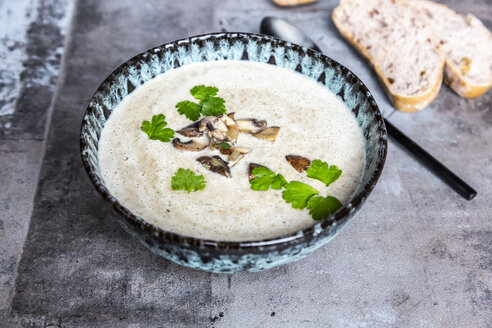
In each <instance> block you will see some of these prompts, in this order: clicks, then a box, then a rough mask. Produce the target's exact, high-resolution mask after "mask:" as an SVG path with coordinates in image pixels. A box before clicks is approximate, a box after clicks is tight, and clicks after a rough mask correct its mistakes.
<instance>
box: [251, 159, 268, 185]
mask: <svg viewBox="0 0 492 328" xmlns="http://www.w3.org/2000/svg"><path fill="white" fill-rule="evenodd" d="M257 167H266V166H264V165H261V164H256V163H249V168H248V179H249V181H251V180H253V179H254V178H256V176H255V175H254V174H253V170H254V169H256V168H257Z"/></svg>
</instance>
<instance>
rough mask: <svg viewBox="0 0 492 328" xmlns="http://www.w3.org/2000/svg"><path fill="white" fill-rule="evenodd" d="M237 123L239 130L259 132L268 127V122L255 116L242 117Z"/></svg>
mask: <svg viewBox="0 0 492 328" xmlns="http://www.w3.org/2000/svg"><path fill="white" fill-rule="evenodd" d="M236 125H237V128H238V130H239V132H244V133H257V132H260V131H261V130H263V129H264V128H266V126H267V122H266V121H265V120H262V121H258V120H257V119H254V118H242V119H239V120H236Z"/></svg>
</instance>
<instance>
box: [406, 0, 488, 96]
mask: <svg viewBox="0 0 492 328" xmlns="http://www.w3.org/2000/svg"><path fill="white" fill-rule="evenodd" d="M408 4H409V5H410V6H411V7H413V8H416V9H418V10H420V11H422V12H423V13H424V15H422V16H423V17H424V18H425V19H426V21H427V22H428V24H429V25H430V26H431V27H432V28H433V29H434V32H435V33H436V35H437V37H438V38H439V40H440V44H441V48H442V50H443V52H444V56H445V59H446V66H445V68H444V80H445V81H446V83H447V84H449V86H450V87H451V88H452V89H453V90H454V91H456V92H457V93H458V94H459V95H460V96H462V97H466V98H472V97H478V96H480V95H482V94H484V93H485V92H486V91H487V90H488V89H489V88H490V87H491V86H492V34H491V33H490V31H489V30H488V29H487V28H486V27H485V26H483V24H482V22H480V20H478V18H476V17H475V16H473V15H471V14H468V15H466V16H464V15H460V14H457V13H456V12H455V11H454V10H451V9H449V8H448V7H446V6H445V5H441V4H437V3H434V2H431V1H425V0H417V1H408Z"/></svg>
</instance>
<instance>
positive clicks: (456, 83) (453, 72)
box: [407, 0, 492, 98]
mask: <svg viewBox="0 0 492 328" xmlns="http://www.w3.org/2000/svg"><path fill="white" fill-rule="evenodd" d="M421 1H422V2H426V3H427V4H429V5H431V6H436V7H440V8H443V9H445V10H447V11H449V13H450V15H458V16H463V15H461V14H459V13H457V12H456V11H454V10H453V9H451V8H449V7H448V6H446V5H443V4H441V3H435V2H433V1H427V0H421ZM407 3H408V4H410V6H411V2H407ZM412 8H414V9H416V10H419V11H420V9H419V8H418V7H413V6H412ZM473 17H475V16H473ZM475 18H476V17H475ZM476 19H477V20H478V18H476ZM429 27H430V28H432V26H431V24H429ZM487 31H488V32H489V34H491V33H490V31H489V30H488V29H487ZM434 34H436V35H437V33H436V32H435V31H434ZM491 37H492V34H491ZM445 62H446V65H445V68H444V82H446V84H447V85H449V86H450V87H451V89H453V90H454V91H455V92H456V93H457V94H459V95H460V96H462V97H464V98H475V97H478V96H481V95H483V94H484V93H485V92H487V90H488V89H489V88H490V87H491V86H492V80H491V81H489V83H486V84H473V83H471V82H470V81H467V79H466V78H465V76H463V74H461V70H460V68H459V67H457V66H455V65H453V64H452V63H451V61H450V60H448V59H447V58H445Z"/></svg>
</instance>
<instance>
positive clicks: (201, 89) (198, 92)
mask: <svg viewBox="0 0 492 328" xmlns="http://www.w3.org/2000/svg"><path fill="white" fill-rule="evenodd" d="M218 92H219V89H217V88H216V87H211V86H205V85H196V86H194V87H193V88H192V89H191V90H190V93H191V95H192V96H193V97H194V98H195V99H197V100H199V103H198V104H197V103H194V102H192V101H189V100H184V101H180V102H179V103H177V104H176V108H177V110H178V113H180V114H181V115H184V116H186V117H187V118H188V119H190V120H192V121H196V120H198V119H199V118H200V115H201V114H203V115H205V116H219V115H220V114H224V113H225V112H226V108H225V105H224V104H225V100H224V99H223V98H221V97H216V95H217V93H218Z"/></svg>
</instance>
